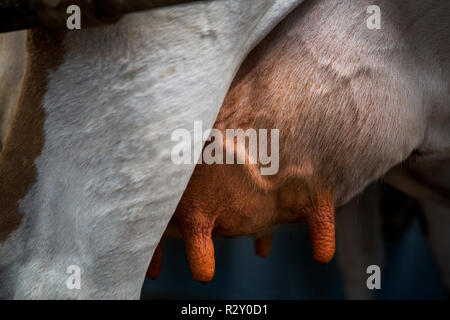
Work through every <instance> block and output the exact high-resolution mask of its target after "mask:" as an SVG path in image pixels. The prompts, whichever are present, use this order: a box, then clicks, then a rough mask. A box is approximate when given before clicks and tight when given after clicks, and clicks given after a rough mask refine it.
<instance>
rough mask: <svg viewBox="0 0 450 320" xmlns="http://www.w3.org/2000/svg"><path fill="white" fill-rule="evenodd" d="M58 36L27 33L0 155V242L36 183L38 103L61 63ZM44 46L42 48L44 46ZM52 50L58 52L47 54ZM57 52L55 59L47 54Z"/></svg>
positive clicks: (40, 132)
mask: <svg viewBox="0 0 450 320" xmlns="http://www.w3.org/2000/svg"><path fill="white" fill-rule="evenodd" d="M61 40H62V36H61V35H56V34H52V35H49V34H47V33H45V32H43V31H41V30H36V31H29V33H28V39H27V52H28V56H27V60H26V70H25V76H24V82H23V88H22V91H21V94H20V98H19V102H18V106H17V109H16V111H15V114H14V116H13V119H12V123H11V128H10V133H9V135H8V136H7V138H6V141H5V145H4V148H3V150H2V152H1V154H0V210H1V212H0V242H2V241H4V240H6V239H7V238H8V236H9V235H10V234H11V233H12V232H13V231H14V230H15V229H16V228H17V227H18V226H19V225H20V223H21V214H20V212H19V200H21V199H22V198H23V197H24V196H25V194H26V193H27V191H28V189H29V188H30V187H31V185H32V184H33V183H34V181H35V179H36V168H35V165H34V159H35V158H36V157H38V156H39V154H40V152H41V150H42V148H43V145H44V121H45V111H44V109H43V105H42V101H43V97H44V94H45V92H46V83H47V75H48V72H49V71H50V70H54V69H55V68H56V67H58V66H59V64H60V63H61V62H62V57H63V52H64V50H63V47H62V42H61ZM44 44H45V45H44ZM50 47H56V48H58V50H49V48H50ZM48 52H52V53H53V52H57V53H58V54H57V55H53V54H51V55H50V54H48Z"/></svg>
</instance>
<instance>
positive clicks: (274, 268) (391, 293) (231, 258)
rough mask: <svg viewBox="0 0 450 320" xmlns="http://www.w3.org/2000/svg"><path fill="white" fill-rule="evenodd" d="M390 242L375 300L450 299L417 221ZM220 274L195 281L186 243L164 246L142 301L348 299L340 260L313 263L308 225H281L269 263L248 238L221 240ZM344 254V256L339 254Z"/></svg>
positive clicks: (170, 242)
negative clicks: (157, 273) (158, 267)
mask: <svg viewBox="0 0 450 320" xmlns="http://www.w3.org/2000/svg"><path fill="white" fill-rule="evenodd" d="M394 238H395V239H389V240H388V239H385V241H384V246H385V248H384V250H385V264H384V267H383V268H382V270H381V272H382V273H381V289H380V290H375V291H376V292H375V295H374V298H375V299H445V298H446V296H445V293H444V289H443V287H442V285H441V283H440V281H439V277H438V273H437V269H436V266H435V263H434V261H433V258H432V256H431V254H430V252H429V250H428V247H427V244H426V242H425V240H424V238H423V236H422V232H421V228H420V224H419V221H418V219H417V217H415V218H414V219H411V221H410V222H409V223H408V225H407V226H406V227H405V228H404V230H402V231H401V232H399V234H397V236H396V237H394ZM214 243H215V252H216V274H215V276H214V279H213V280H212V281H211V282H210V283H208V284H201V283H197V282H195V281H194V280H192V277H191V274H190V270H189V265H188V263H187V259H186V254H185V251H184V242H183V241H182V240H181V239H167V240H165V241H164V243H163V250H164V260H163V266H162V272H161V275H160V277H159V278H158V279H157V280H150V279H146V280H145V283H144V287H143V290H142V298H143V299H156V298H162V299H345V298H346V296H345V293H344V287H343V282H342V278H341V276H340V272H339V268H338V265H337V262H336V257H335V258H334V259H333V261H332V262H331V263H330V264H328V265H321V264H319V263H317V262H315V261H314V260H313V259H312V252H311V246H310V242H309V238H308V230H307V226H306V225H302V224H294V225H283V226H278V227H277V228H276V229H275V237H274V242H273V247H272V251H271V253H270V255H269V257H268V258H265V259H263V258H260V257H257V256H256V255H255V254H254V252H253V240H252V239H251V238H249V237H241V238H233V239H228V238H216V239H215V240H214ZM337 254H339V252H337Z"/></svg>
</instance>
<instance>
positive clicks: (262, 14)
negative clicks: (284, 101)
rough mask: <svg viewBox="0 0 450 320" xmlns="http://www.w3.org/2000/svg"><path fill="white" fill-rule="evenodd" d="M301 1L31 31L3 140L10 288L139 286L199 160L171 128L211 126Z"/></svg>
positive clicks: (214, 6)
mask: <svg viewBox="0 0 450 320" xmlns="http://www.w3.org/2000/svg"><path fill="white" fill-rule="evenodd" d="M301 2H302V0H258V1H246V0H227V1H207V2H203V1H202V2H195V3H191V4H186V5H182V6H174V7H168V8H161V9H156V10H151V11H144V12H140V13H134V14H130V15H127V16H125V17H124V18H123V19H122V20H121V21H119V22H118V23H117V24H114V25H107V26H101V27H98V28H92V29H82V30H79V31H67V30H52V31H46V30H43V29H41V28H37V29H33V30H29V31H27V36H26V61H25V68H24V76H23V82H21V87H20V91H19V92H20V94H19V97H18V102H17V105H16V107H15V110H14V114H13V117H12V120H11V125H10V127H9V130H8V135H7V137H6V139H5V143H4V146H3V149H2V152H1V154H0V210H1V212H0V283H1V285H0V297H2V298H40V299H44V298H58V299H62V298H90V299H95V298H105V299H113V298H114V299H119V298H122V299H137V298H139V296H140V290H141V286H142V283H143V281H144V277H145V272H146V269H147V266H148V263H149V261H150V258H151V256H152V254H153V251H154V249H155V247H156V245H157V243H158V242H159V240H160V238H161V235H162V233H163V231H164V229H165V228H166V225H167V223H168V222H169V219H170V217H171V216H172V214H173V212H174V210H175V208H176V206H177V203H178V201H179V199H180V198H181V195H182V193H183V191H184V189H185V187H186V185H187V183H188V180H189V177H190V175H191V174H192V171H193V169H194V166H195V161H193V163H192V164H188V165H177V164H175V163H173V162H172V161H171V158H170V152H171V146H172V141H171V139H170V136H171V132H172V131H173V130H175V129H177V128H186V129H187V130H190V131H192V122H193V121H194V120H202V121H203V123H204V125H205V127H210V128H211V127H212V125H213V123H214V120H215V118H216V116H217V113H218V110H219V109H220V106H221V104H222V101H223V99H224V97H225V94H226V92H227V89H228V87H229V85H230V83H231V80H232V78H233V76H234V74H235V73H236V71H237V68H238V67H239V65H240V64H241V62H242V60H243V59H244V58H245V56H246V55H247V54H248V52H249V51H250V50H251V49H252V48H253V47H254V46H255V45H256V44H257V43H258V42H259V41H260V40H261V39H262V38H263V37H264V36H265V35H266V34H267V33H268V32H269V31H270V30H271V29H272V28H273V27H274V26H275V25H276V24H277V23H278V22H279V21H281V20H282V19H283V18H284V17H285V16H286V15H287V14H288V13H289V12H290V11H291V10H292V9H293V8H295V7H296V6H298V5H299V4H300V3H301ZM5 45H6V44H5V43H3V46H4V47H3V48H2V50H9V49H8V48H6V47H5ZM195 143H196V144H197V145H200V146H201V144H202V141H195ZM72 273H73V274H72ZM74 277H78V280H76V279H75V278H74ZM74 279H75V280H74ZM71 281H73V282H71Z"/></svg>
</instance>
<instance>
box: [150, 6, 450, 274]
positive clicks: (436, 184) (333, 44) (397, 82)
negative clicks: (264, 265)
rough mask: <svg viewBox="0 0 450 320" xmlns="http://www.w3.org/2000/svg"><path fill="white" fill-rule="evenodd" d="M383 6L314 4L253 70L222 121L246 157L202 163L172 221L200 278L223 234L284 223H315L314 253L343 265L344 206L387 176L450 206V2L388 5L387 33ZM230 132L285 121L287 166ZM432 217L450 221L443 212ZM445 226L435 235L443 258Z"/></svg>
mask: <svg viewBox="0 0 450 320" xmlns="http://www.w3.org/2000/svg"><path fill="white" fill-rule="evenodd" d="M372 2H373V1H358V2H356V1H340V2H334V1H327V0H318V1H311V2H307V3H305V4H304V5H302V6H300V7H298V8H296V9H295V10H294V11H293V12H292V13H291V14H290V15H289V16H288V17H287V18H286V19H285V20H283V21H282V23H280V25H278V26H277V27H276V28H275V29H274V30H273V31H272V32H271V33H270V34H269V36H268V37H267V38H266V39H264V40H263V41H262V42H261V43H260V44H259V45H258V46H257V47H256V48H255V50H254V51H252V53H251V54H250V55H249V56H248V58H247V60H246V61H245V62H244V64H243V65H242V66H241V68H240V69H239V72H238V73H237V75H236V77H235V79H234V80H233V83H232V85H231V87H230V90H229V92H228V94H227V96H226V98H225V101H224V104H223V106H222V109H221V110H220V112H219V115H218V117H217V120H216V123H215V125H214V128H215V129H217V130H219V131H220V132H222V135H221V137H223V141H222V140H221V139H222V138H219V140H220V143H219V144H218V145H219V146H222V148H223V150H222V151H221V154H222V155H225V154H226V153H227V152H228V151H229V150H228V149H230V148H231V150H232V151H231V152H233V153H234V154H235V155H236V156H237V157H241V158H243V159H246V162H245V164H244V165H236V164H235V165H228V164H221V163H225V161H224V160H221V161H220V162H219V163H214V164H207V163H202V164H198V165H197V167H196V169H195V171H194V173H193V175H192V177H191V180H190V182H189V184H188V187H187V189H186V191H185V192H184V194H183V197H182V199H181V201H180V203H179V204H178V207H177V210H176V212H175V214H174V216H173V218H172V221H173V224H174V225H175V226H176V227H177V228H178V229H179V231H180V233H181V234H182V236H183V238H184V240H185V243H186V251H187V257H188V260H189V263H190V267H191V271H192V274H193V278H194V279H195V280H198V281H201V282H208V281H210V280H211V279H212V277H213V276H214V247H213V243H212V240H211V237H212V235H223V236H238V235H255V236H258V235H259V234H264V233H265V232H266V231H267V230H270V228H271V227H272V226H273V225H274V224H276V223H280V222H295V221H307V222H308V224H309V230H310V237H311V241H312V247H313V253H314V258H315V259H316V260H318V261H319V262H324V263H326V262H328V261H330V260H331V259H332V257H333V255H334V251H335V240H334V238H335V236H334V231H335V228H334V207H335V206H341V205H344V204H346V203H347V202H348V201H349V200H350V199H352V198H353V197H354V196H355V195H357V194H358V193H360V192H361V191H362V190H363V189H364V188H365V187H366V186H368V185H369V184H371V183H372V182H374V181H376V180H377V179H380V178H384V179H385V180H386V181H388V182H390V183H391V184H392V185H394V186H396V187H397V188H399V189H400V190H403V191H406V192H407V193H409V194H411V195H415V196H417V197H419V198H421V199H422V200H423V201H426V202H429V201H431V203H432V205H431V203H430V204H428V206H438V208H440V209H438V210H437V211H438V212H441V214H440V215H439V216H442V215H445V214H444V212H445V211H447V214H448V208H449V207H450V206H449V201H450V193H449V191H450V179H449V177H450V176H449V172H450V171H449V170H450V167H449V161H450V153H449V151H450V149H449V147H450V126H449V122H450V94H449V89H450V82H449V81H450V60H449V58H450V46H449V41H450V31H449V30H450V29H449V27H450V19H449V15H450V4H448V3H442V2H439V1H415V0H410V1H405V2H402V3H398V2H397V3H396V2H392V1H387V0H386V1H377V2H376V4H377V5H378V6H379V8H380V9H381V12H382V17H383V18H382V19H383V20H382V26H381V29H380V30H378V29H375V30H373V29H371V28H369V27H368V26H367V23H366V21H367V13H366V9H367V8H369V7H370V6H372V5H373V3H372ZM419 13H420V14H419ZM227 129H242V130H243V131H245V130H248V129H258V130H260V129H278V130H279V134H280V138H279V139H280V150H279V154H280V160H279V163H280V168H279V172H278V173H277V174H276V175H274V176H264V175H262V174H260V170H259V169H260V168H262V167H263V164H262V163H258V164H256V165H252V164H251V163H250V161H249V159H250V158H252V155H251V154H250V148H249V147H246V146H245V142H243V141H242V140H241V144H240V145H239V142H236V141H235V140H234V138H232V139H231V140H230V139H227V137H226V135H225V132H226V130H227ZM248 138H249V140H250V137H248ZM215 139H217V138H215ZM215 139H214V141H212V142H211V144H212V143H214V142H215ZM259 147H261V146H259ZM206 148H207V147H205V150H206ZM208 150H209V151H208V152H211V150H214V152H217V149H214V148H209V149H208ZM436 172H440V174H438V175H436V174H435V173H436ZM369 192H370V193H369V195H368V201H372V204H373V203H377V192H376V190H375V191H369ZM372 193H373V196H372V195H371V194H372ZM369 203H370V202H369ZM353 206H354V205H353ZM363 207H364V206H361V208H363ZM425 209H426V206H425ZM348 210H350V211H352V210H353V211H355V209H352V207H350V208H349V209H348ZM374 211H375V209H374ZM425 211H427V210H425ZM356 212H359V214H364V213H363V212H361V209H358V208H357V209H356ZM371 216H372V221H373V223H372V224H373V228H374V234H375V235H377V236H378V238H377V239H373V240H374V242H375V245H374V248H375V255H376V256H377V257H379V256H380V252H379V251H376V250H377V249H376V248H377V245H376V243H377V242H379V241H380V239H379V232H378V231H379V229H377V228H378V226H377V219H378V216H377V212H376V211H375V212H373V213H372V214H371ZM429 216H430V217H431V216H432V213H430V214H429ZM351 217H353V218H354V217H355V215H351ZM440 219H441V220H443V218H440ZM347 220H348V219H347ZM430 221H434V223H433V228H437V226H438V223H439V219H438V218H437V217H435V218H434V219H431V220H430ZM447 228H448V226H447ZM444 230H445V227H441V230H437V231H436V233H435V236H433V237H431V241H433V242H435V245H436V254H437V255H441V256H442V258H441V260H443V262H444V261H445V260H447V261H448V256H449V254H448V253H446V252H448V250H445V247H446V246H443V245H442V246H440V245H439V243H438V242H439V240H438V239H439V238H440V237H441V239H442V234H444V233H445V232H444ZM342 232H344V233H345V230H342ZM377 232H378V233H377ZM344 237H345V235H344ZM159 261H160V254H159V255H158V260H156V261H155V263H152V264H151V266H150V269H149V275H150V276H151V277H154V275H156V274H157V271H158V270H159V267H158V265H159ZM447 269H448V268H447ZM449 271H450V270H447V271H446V272H449Z"/></svg>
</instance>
